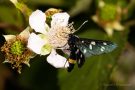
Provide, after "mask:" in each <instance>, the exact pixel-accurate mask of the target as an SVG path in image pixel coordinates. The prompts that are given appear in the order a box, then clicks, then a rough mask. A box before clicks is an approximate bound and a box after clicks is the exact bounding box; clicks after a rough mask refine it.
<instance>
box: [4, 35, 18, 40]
mask: <svg viewBox="0 0 135 90" xmlns="http://www.w3.org/2000/svg"><path fill="white" fill-rule="evenodd" d="M3 36H4V38H5V40H6V41H9V40H12V39H14V38H15V37H16V36H15V35H3Z"/></svg>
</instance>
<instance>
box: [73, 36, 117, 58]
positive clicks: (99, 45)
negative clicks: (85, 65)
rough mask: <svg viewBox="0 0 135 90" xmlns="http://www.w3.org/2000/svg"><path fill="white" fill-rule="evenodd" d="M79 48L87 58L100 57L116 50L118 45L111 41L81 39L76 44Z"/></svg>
mask: <svg viewBox="0 0 135 90" xmlns="http://www.w3.org/2000/svg"><path fill="white" fill-rule="evenodd" d="M76 46H77V48H79V49H80V50H81V52H82V53H83V54H84V55H85V56H86V57H88V56H92V55H100V54H102V53H108V52H111V51H112V50H114V49H115V48H116V47H117V45H116V44H115V43H113V42H110V41H103V40H93V39H85V38H80V39H79V40H78V41H77V42H76Z"/></svg>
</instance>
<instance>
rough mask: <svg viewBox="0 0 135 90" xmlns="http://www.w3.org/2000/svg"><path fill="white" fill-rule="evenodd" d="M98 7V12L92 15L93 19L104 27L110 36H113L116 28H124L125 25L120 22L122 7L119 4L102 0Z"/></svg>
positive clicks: (120, 29)
mask: <svg viewBox="0 0 135 90" xmlns="http://www.w3.org/2000/svg"><path fill="white" fill-rule="evenodd" d="M98 7H99V8H98V10H97V13H96V15H94V16H92V19H93V21H95V22H96V23H98V24H99V25H100V26H101V27H103V29H104V30H105V31H106V33H107V34H108V36H112V35H113V31H114V30H116V31H123V30H124V26H122V25H121V23H120V20H121V14H122V9H121V7H120V6H119V5H114V4H111V3H105V2H103V1H102V0H101V1H99V3H98Z"/></svg>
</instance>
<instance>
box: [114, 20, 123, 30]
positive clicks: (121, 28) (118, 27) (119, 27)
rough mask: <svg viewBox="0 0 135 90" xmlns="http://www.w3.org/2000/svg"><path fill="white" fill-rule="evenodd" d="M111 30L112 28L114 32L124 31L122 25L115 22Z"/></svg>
mask: <svg viewBox="0 0 135 90" xmlns="http://www.w3.org/2000/svg"><path fill="white" fill-rule="evenodd" d="M113 28H114V29H115V30H116V31H123V30H124V26H122V25H121V24H120V22H118V21H115V22H114V23H113Z"/></svg>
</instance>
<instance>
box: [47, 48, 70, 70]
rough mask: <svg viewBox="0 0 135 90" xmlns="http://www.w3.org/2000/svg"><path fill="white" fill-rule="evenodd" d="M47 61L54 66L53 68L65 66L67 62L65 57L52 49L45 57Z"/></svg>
mask: <svg viewBox="0 0 135 90" xmlns="http://www.w3.org/2000/svg"><path fill="white" fill-rule="evenodd" d="M47 62H48V63H49V64H51V65H52V66H54V67H55V68H67V67H68V66H69V63H68V62H67V59H66V58H65V57H63V56H61V55H59V54H57V52H56V51H55V50H54V49H53V50H52V52H51V54H50V55H49V56H48V57H47Z"/></svg>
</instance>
